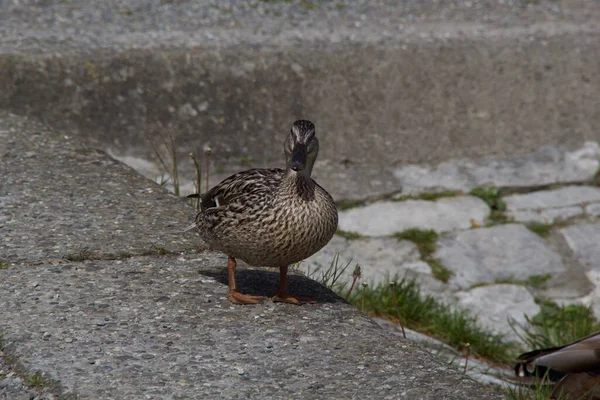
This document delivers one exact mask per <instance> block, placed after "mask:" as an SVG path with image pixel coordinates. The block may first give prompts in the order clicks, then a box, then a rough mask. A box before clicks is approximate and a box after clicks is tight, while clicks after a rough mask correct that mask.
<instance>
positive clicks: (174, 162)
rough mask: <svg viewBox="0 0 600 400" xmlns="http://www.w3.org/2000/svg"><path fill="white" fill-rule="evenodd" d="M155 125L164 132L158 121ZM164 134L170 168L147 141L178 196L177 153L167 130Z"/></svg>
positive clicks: (154, 146)
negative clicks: (169, 176)
mask: <svg viewBox="0 0 600 400" xmlns="http://www.w3.org/2000/svg"><path fill="white" fill-rule="evenodd" d="M156 125H158V127H159V128H160V129H161V130H164V126H163V124H161V123H160V121H158V120H157V121H156ZM166 134H167V138H168V139H169V141H168V142H167V141H166V140H164V146H165V148H166V149H167V152H170V155H171V164H172V167H171V168H169V166H168V165H167V161H166V160H165V158H164V157H163V156H162V155H161V154H160V151H159V150H158V147H157V146H156V145H155V144H154V142H153V141H152V140H150V138H148V141H149V142H150V144H151V145H152V150H153V151H154V154H155V155H156V158H158V161H159V162H160V164H161V165H162V167H163V168H164V170H165V171H167V172H168V173H169V175H171V181H172V182H173V190H174V191H175V194H176V195H177V196H179V170H178V168H177V153H176V151H175V141H174V140H173V137H172V136H171V134H170V132H169V131H168V130H167V133H166Z"/></svg>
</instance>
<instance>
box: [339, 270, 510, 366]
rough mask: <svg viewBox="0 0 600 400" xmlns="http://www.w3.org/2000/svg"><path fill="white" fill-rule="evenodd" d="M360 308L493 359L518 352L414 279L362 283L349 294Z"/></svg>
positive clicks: (508, 358)
mask: <svg viewBox="0 0 600 400" xmlns="http://www.w3.org/2000/svg"><path fill="white" fill-rule="evenodd" d="M350 302H351V303H353V304H355V305H356V306H357V307H358V308H359V309H360V310H361V311H363V312H365V313H369V314H374V315H377V316H382V317H387V318H390V319H397V320H398V319H399V320H401V321H402V324H403V325H404V326H405V327H408V328H411V329H414V330H417V331H420V332H423V333H425V334H428V335H431V336H433V337H435V338H437V339H439V340H441V341H443V342H445V343H447V344H449V345H451V346H453V347H455V348H457V349H459V350H462V349H465V348H466V347H467V346H469V347H470V349H471V352H473V353H474V354H477V355H478V356H481V357H483V358H485V359H488V360H490V361H496V362H507V361H508V360H512V359H514V356H515V353H514V350H513V347H512V344H510V343H504V342H503V340H502V336H500V335H495V334H491V333H489V332H486V331H485V330H484V329H483V328H481V327H480V326H479V325H478V323H477V320H476V318H475V317H473V316H471V315H470V313H469V312H468V311H467V310H461V309H455V308H452V307H450V306H447V305H445V304H443V303H442V302H440V301H438V300H437V299H435V298H434V297H433V296H428V295H422V294H421V292H420V289H419V286H418V285H417V284H416V283H415V282H414V281H406V280H402V281H400V282H399V283H398V284H396V285H389V284H380V285H377V286H375V287H369V286H365V285H363V286H362V288H358V290H357V291H355V292H354V293H353V294H352V296H351V297H350Z"/></svg>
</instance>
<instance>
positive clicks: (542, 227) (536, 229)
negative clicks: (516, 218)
mask: <svg viewBox="0 0 600 400" xmlns="http://www.w3.org/2000/svg"><path fill="white" fill-rule="evenodd" d="M525 226H526V227H527V228H528V229H529V230H530V231H531V232H533V233H535V234H536V235H540V236H541V237H543V238H546V237H548V236H549V235H550V231H551V230H552V228H553V226H554V225H553V224H546V223H543V222H530V223H528V224H526V225H525Z"/></svg>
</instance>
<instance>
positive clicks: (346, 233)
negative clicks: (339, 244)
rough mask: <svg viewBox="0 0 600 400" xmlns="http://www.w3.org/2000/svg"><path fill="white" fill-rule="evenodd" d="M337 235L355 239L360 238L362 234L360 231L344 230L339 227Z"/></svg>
mask: <svg viewBox="0 0 600 400" xmlns="http://www.w3.org/2000/svg"><path fill="white" fill-rule="evenodd" d="M335 234H336V235H338V236H341V237H343V238H346V239H348V240H355V239H360V238H361V237H362V236H361V235H360V233H357V232H352V231H343V230H341V229H338V230H337V231H336V232H335Z"/></svg>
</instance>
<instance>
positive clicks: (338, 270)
mask: <svg viewBox="0 0 600 400" xmlns="http://www.w3.org/2000/svg"><path fill="white" fill-rule="evenodd" d="M351 263H352V260H350V261H348V262H347V263H346V265H342V264H340V255H339V254H336V255H335V257H333V260H331V263H330V264H329V267H328V268H327V269H326V270H325V271H323V270H322V269H321V268H317V269H316V270H314V271H310V270H309V271H307V273H306V276H307V277H309V278H310V279H314V280H316V281H317V282H319V283H320V284H322V285H323V286H325V287H327V288H328V289H331V290H334V291H341V290H343V289H344V288H345V287H346V284H347V282H343V281H340V278H341V277H342V275H343V274H344V272H346V270H347V269H348V268H349V267H350V264H351ZM319 272H320V275H321V276H319V277H315V275H316V274H317V273H319Z"/></svg>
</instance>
